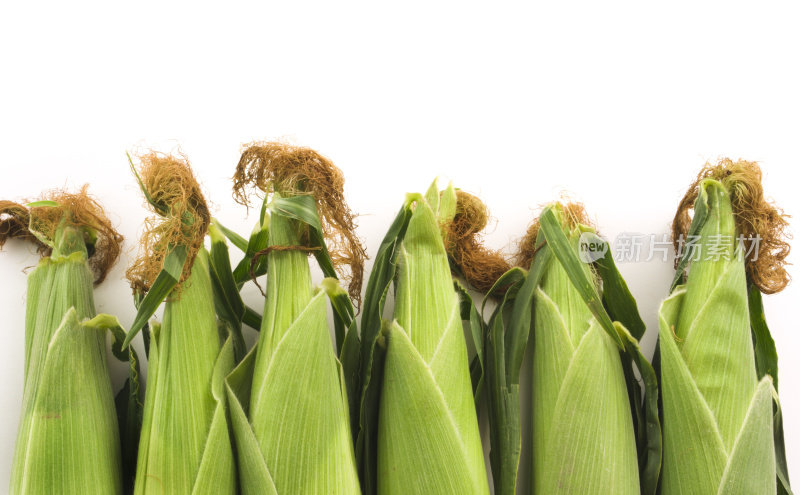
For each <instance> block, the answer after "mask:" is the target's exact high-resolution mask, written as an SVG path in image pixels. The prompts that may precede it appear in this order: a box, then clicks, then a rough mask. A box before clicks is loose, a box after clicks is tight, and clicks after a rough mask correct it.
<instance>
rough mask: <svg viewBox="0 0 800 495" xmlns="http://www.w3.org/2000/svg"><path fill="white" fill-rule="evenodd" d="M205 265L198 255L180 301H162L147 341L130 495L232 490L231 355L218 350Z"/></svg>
mask: <svg viewBox="0 0 800 495" xmlns="http://www.w3.org/2000/svg"><path fill="white" fill-rule="evenodd" d="M207 258H208V255H207V253H206V252H205V250H201V251H200V252H199V253H198V256H197V257H196V259H195V262H194V266H193V268H192V275H191V277H190V278H189V279H188V280H187V282H186V283H185V286H184V288H183V289H182V291H181V293H180V297H179V298H177V299H174V300H168V301H167V303H166V305H165V307H164V320H163V323H162V324H161V325H154V327H153V330H152V333H151V338H150V354H149V356H148V362H149V364H148V370H149V371H148V377H147V392H146V395H145V402H144V404H145V409H144V419H143V422H142V435H141V440H140V443H139V459H138V464H137V470H136V471H137V472H136V490H135V493H137V494H148V493H175V494H178V493H235V490H236V470H235V465H234V460H233V451H232V445H231V440H230V437H229V435H228V423H227V418H226V400H225V394H224V388H223V380H224V377H225V376H226V375H227V374H228V373H229V372H230V370H231V369H232V368H233V364H234V361H233V347H232V342H231V341H230V340H227V341H226V342H225V343H224V345H221V344H220V337H219V334H218V332H217V322H216V318H215V316H214V310H213V308H214V306H213V296H212V293H211V284H210V281H209V275H208V259H207Z"/></svg>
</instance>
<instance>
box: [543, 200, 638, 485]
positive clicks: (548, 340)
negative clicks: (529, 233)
mask: <svg viewBox="0 0 800 495" xmlns="http://www.w3.org/2000/svg"><path fill="white" fill-rule="evenodd" d="M551 208H552V211H553V212H554V213H556V216H557V218H558V219H559V221H560V222H561V224H562V229H564V234H565V235H566V236H567V238H568V239H569V243H570V247H571V248H572V250H574V252H575V253H577V252H578V242H579V238H580V236H581V234H582V233H583V232H584V231H587V232H588V231H589V230H587V228H585V227H583V226H580V225H578V224H577V223H574V222H573V221H572V220H571V219H569V218H567V215H568V213H567V212H565V211H564V210H563V209H562V208H561V207H560V205H558V204H556V205H554V206H553V207H551ZM541 270H542V271H541V279H540V281H539V284H538V286H537V287H536V289H535V293H534V296H533V307H534V327H533V328H534V337H533V340H534V354H533V378H532V386H533V391H532V421H533V422H532V435H533V446H532V449H533V454H532V471H531V472H532V477H533V478H532V483H531V487H532V493H533V494H535V495H545V494H547V495H551V494H575V493H615V494H633V493H640V482H639V467H638V461H637V444H636V439H635V436H634V423H633V418H632V417H631V406H630V403H629V397H628V392H627V390H626V377H625V373H624V370H623V366H622V361H621V359H620V348H619V347H618V346H617V343H616V342H615V340H614V339H613V338H612V337H611V336H610V335H609V334H608V333H607V332H606V331H605V330H604V329H603V327H602V326H601V324H600V322H598V320H596V319H595V317H594V316H593V314H592V311H590V309H589V307H588V306H587V304H586V302H585V301H584V299H583V298H582V296H581V295H580V294H579V292H578V291H577V290H576V288H575V287H574V286H573V283H572V281H571V279H570V277H569V276H568V274H567V272H566V270H565V269H564V267H562V264H561V263H560V262H559V260H557V259H555V258H553V257H549V259H548V260H547V261H546V262H545V265H544V266H543V267H542V268H541ZM581 270H583V271H584V274H583V277H584V278H586V279H588V280H595V278H596V276H595V275H594V274H593V273H592V272H591V271H590V268H589V265H588V264H585V263H582V264H581Z"/></svg>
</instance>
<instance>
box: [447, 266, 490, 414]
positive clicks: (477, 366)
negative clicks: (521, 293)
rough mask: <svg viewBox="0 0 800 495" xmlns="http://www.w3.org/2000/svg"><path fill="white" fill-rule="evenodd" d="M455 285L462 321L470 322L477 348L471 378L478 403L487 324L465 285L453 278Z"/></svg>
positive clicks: (474, 345) (473, 341) (470, 332)
mask: <svg viewBox="0 0 800 495" xmlns="http://www.w3.org/2000/svg"><path fill="white" fill-rule="evenodd" d="M453 286H454V287H455V290H456V293H457V294H458V298H459V301H460V310H461V321H466V322H468V324H469V336H470V338H471V340H472V346H473V347H474V348H475V357H474V358H473V361H472V363H471V364H470V378H471V379H472V395H473V397H474V398H475V404H476V405H477V404H478V402H479V398H480V395H481V391H482V389H483V373H484V368H483V341H484V334H485V333H486V330H485V328H486V325H485V324H484V322H483V318H481V315H480V314H479V313H478V309H477V308H476V307H475V304H474V303H473V302H472V297H470V295H469V293H468V292H467V290H466V289H465V288H464V286H463V285H461V283H460V282H459V281H458V280H453Z"/></svg>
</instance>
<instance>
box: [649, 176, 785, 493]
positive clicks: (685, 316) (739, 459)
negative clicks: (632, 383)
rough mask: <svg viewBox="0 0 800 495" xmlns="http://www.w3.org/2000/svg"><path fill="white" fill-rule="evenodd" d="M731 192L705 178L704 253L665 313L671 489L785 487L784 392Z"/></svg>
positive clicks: (701, 197)
mask: <svg viewBox="0 0 800 495" xmlns="http://www.w3.org/2000/svg"><path fill="white" fill-rule="evenodd" d="M730 194H731V192H730V191H729V190H728V189H727V188H726V187H725V185H723V184H722V183H720V182H718V181H716V180H713V179H705V180H703V181H701V182H700V183H699V191H698V197H697V202H696V203H695V211H702V212H703V215H705V218H704V224H703V225H702V228H701V229H700V230H699V232H698V233H699V236H700V237H699V242H698V243H697V244H698V245H699V246H700V253H699V257H698V258H699V259H697V260H695V261H692V262H691V268H690V273H689V277H688V281H687V282H686V284H685V285H679V286H677V287H676V288H675V290H674V291H673V292H672V294H671V295H670V297H669V298H668V299H667V300H666V301H664V303H663V304H662V306H661V310H660V312H659V321H660V331H659V342H660V359H661V382H662V387H663V414H664V453H665V456H664V474H663V480H662V493H664V494H665V495H672V494H688V493H720V494H753V493H759V494H765V495H766V494H770V493H776V459H775V450H774V441H773V397H774V396H775V392H774V389H773V386H772V379H771V377H770V376H769V375H765V376H764V377H763V378H762V379H760V380H759V378H758V374H757V369H756V360H755V356H754V350H753V340H752V338H753V337H752V336H751V329H750V315H749V311H748V291H747V276H746V273H745V265H744V261H743V257H742V256H743V253H742V252H741V251H739V252H737V251H736V244H737V241H736V232H737V229H736V225H735V222H734V216H733V213H732V210H731V199H730ZM712 246H715V247H714V249H715V250H718V252H719V254H720V256H719V257H711V258H707V257H706V253H704V251H703V250H710V249H711V247H712Z"/></svg>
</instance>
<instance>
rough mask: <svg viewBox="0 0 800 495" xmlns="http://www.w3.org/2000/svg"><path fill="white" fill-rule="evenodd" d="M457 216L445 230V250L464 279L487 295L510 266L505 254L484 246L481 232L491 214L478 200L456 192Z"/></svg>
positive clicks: (459, 191) (463, 192)
mask: <svg viewBox="0 0 800 495" xmlns="http://www.w3.org/2000/svg"><path fill="white" fill-rule="evenodd" d="M456 201H457V203H456V214H455V216H454V217H453V221H452V222H450V223H449V224H447V225H446V226H445V247H446V249H447V254H448V255H449V256H450V259H451V260H452V261H453V263H454V264H455V265H456V266H457V267H458V269H459V270H460V271H461V273H462V274H463V276H464V279H465V280H466V281H467V282H468V283H469V284H470V285H472V286H473V287H474V288H475V289H477V290H478V291H480V292H488V291H489V289H491V288H492V286H493V285H494V283H495V282H496V281H497V279H499V278H500V277H501V276H502V275H503V274H504V273H505V272H507V271H508V270H509V269H510V268H511V265H510V264H509V262H508V261H507V260H506V259H505V257H504V256H503V254H502V253H501V252H500V251H498V250H495V249H488V248H487V247H486V246H484V244H483V236H482V234H481V231H483V229H485V228H486V225H487V224H488V222H489V210H488V208H487V207H486V205H485V204H484V203H483V202H482V201H481V200H480V199H479V198H478V197H477V196H474V195H472V194H470V193H468V192H465V191H461V190H456Z"/></svg>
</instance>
